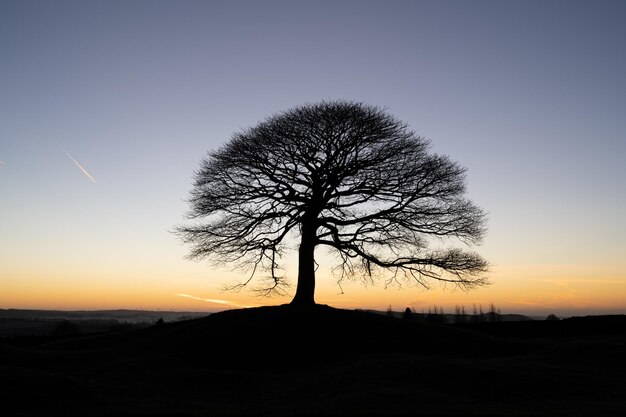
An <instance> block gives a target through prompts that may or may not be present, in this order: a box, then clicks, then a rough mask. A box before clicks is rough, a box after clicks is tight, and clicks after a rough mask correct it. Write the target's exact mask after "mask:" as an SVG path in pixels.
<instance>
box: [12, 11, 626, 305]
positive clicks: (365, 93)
mask: <svg viewBox="0 0 626 417" xmlns="http://www.w3.org/2000/svg"><path fill="white" fill-rule="evenodd" d="M625 21H626V2H624V1H597V0H596V1H591V0H590V1H570V0H568V1H458V2H456V1H374V2H368V1H320V0H316V1H284V2H275V1H262V2H261V1H250V2H239V1H197V2H196V1H110V0H108V1H60V0H57V1H28V0H19V1H12V0H3V1H2V2H0V161H1V162H0V308H60V309H103V308H143V309H157V308H158V309H176V310H203V311H204V310H206V311H211V310H216V309H223V308H225V307H228V306H245V305H262V304H277V303H283V302H287V301H289V299H290V298H289V297H286V298H280V297H279V298H272V299H266V298H257V297H255V296H253V294H252V293H250V292H246V291H243V292H241V293H228V292H222V291H221V287H222V286H223V285H224V284H228V283H232V282H233V280H237V279H238V278H241V275H240V273H238V272H236V271H229V270H227V269H216V268H214V267H212V266H210V265H208V264H205V263H194V262H191V261H187V260H185V259H184V256H185V254H186V251H187V248H185V247H183V246H182V244H181V243H180V242H179V241H178V240H177V238H176V237H175V236H173V235H172V234H171V232H170V231H171V230H172V229H173V227H174V226H175V225H176V224H179V223H181V222H182V221H183V215H184V213H185V211H186V210H187V206H186V203H185V201H184V200H185V199H186V198H187V196H188V193H189V191H190V189H191V181H192V175H193V172H194V170H195V169H197V168H198V166H199V162H200V160H201V158H202V157H203V156H204V155H205V154H206V152H207V151H209V150H211V149H215V148H217V147H218V146H220V144H223V143H224V142H225V141H227V140H228V139H229V138H230V137H231V135H232V134H233V133H234V132H236V131H238V130H240V129H242V128H245V127H249V126H252V125H254V124H256V123H257V122H259V121H261V120H262V119H264V118H265V117H266V116H269V115H271V114H274V113H276V112H279V111H282V110H285V109H288V108H290V107H293V106H296V105H300V104H303V103H306V102H315V101H319V100H331V99H348V100H356V101H362V102H366V103H368V104H372V105H377V106H381V107H385V108H387V109H388V111H389V112H390V113H392V114H394V115H395V116H396V117H397V118H399V119H400V120H402V121H405V122H406V123H408V124H409V125H410V126H411V128H412V129H414V130H415V132H416V133H418V134H420V135H422V136H425V137H427V138H429V139H431V140H432V144H433V150H434V151H435V152H440V153H444V154H447V155H449V156H450V157H451V158H452V159H453V160H456V161H458V162H460V163H461V164H462V165H464V166H466V167H467V168H468V170H469V171H468V184H469V197H470V198H471V199H472V200H473V201H474V202H475V203H477V204H478V205H480V206H481V207H483V208H484V209H485V210H486V211H487V212H488V213H489V233H488V235H487V238H486V240H485V242H484V244H483V245H482V246H481V247H479V248H478V250H479V252H480V253H481V254H482V255H483V256H484V257H486V258H487V259H488V260H489V261H490V262H491V263H492V264H493V268H492V272H491V274H490V278H491V281H492V282H493V285H491V286H489V287H487V288H483V289H479V290H475V291H471V292H469V293H463V292H460V291H450V290H449V289H448V290H445V291H444V290H442V289H440V288H438V287H437V285H434V288H433V289H431V290H430V291H424V290H422V289H419V288H415V287H406V288H403V289H398V288H395V287H394V288H388V289H384V288H383V285H382V284H379V285H377V286H374V287H371V286H368V287H364V286H362V285H361V284H360V283H353V284H348V285H344V290H345V294H343V295H341V294H339V288H338V287H337V286H336V284H335V283H334V280H333V278H332V277H331V276H330V274H329V271H328V268H327V267H328V266H329V265H321V267H320V270H319V271H318V293H317V301H318V302H322V303H328V304H331V305H334V306H339V307H371V308H381V309H385V308H387V306H392V307H393V308H394V309H404V308H405V307H406V306H412V307H414V308H415V309H416V310H417V311H421V310H423V309H427V308H428V306H429V305H433V304H437V305H440V306H443V307H444V308H445V309H446V310H448V311H450V310H451V309H452V308H453V307H454V305H455V304H464V305H465V306H466V308H467V307H470V306H472V305H473V304H483V305H484V306H486V305H487V304H489V303H492V302H493V303H494V304H495V305H496V306H498V307H500V308H501V309H502V311H503V312H523V313H533V314H547V313H556V314H561V315H569V314H580V313H602V312H614V313H626V256H625V255H626V218H625V216H624V215H625V214H626V186H625V185H624V182H625V180H626V164H625V163H624V157H625V156H626V48H625V47H624V45H625V41H626V25H625V24H624V22H625ZM83 170H84V171H83ZM87 173H88V174H89V176H91V178H90V177H89V176H88V175H87ZM290 274H291V276H295V271H294V270H293V269H292V270H291V273H290ZM226 303H228V304H226Z"/></svg>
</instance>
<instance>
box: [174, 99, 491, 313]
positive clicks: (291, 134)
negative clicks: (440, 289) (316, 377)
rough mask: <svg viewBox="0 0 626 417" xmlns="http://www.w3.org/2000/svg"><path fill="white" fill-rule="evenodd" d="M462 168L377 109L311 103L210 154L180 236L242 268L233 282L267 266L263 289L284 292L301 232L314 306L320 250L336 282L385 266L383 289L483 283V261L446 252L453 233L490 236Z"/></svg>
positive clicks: (301, 270)
mask: <svg viewBox="0 0 626 417" xmlns="http://www.w3.org/2000/svg"><path fill="white" fill-rule="evenodd" d="M464 174H465V169H464V168H463V167H461V166H459V165H458V164H457V163H455V162H452V161H450V159H449V158H448V157H446V156H443V155H437V154H433V153H430V152H429V142H428V141H427V140H426V139H424V138H422V137H420V136H417V135H415V134H414V133H413V132H412V131H410V130H409V129H408V127H407V125H406V124H404V123H402V122H400V121H398V120H396V119H395V118H394V117H392V116H390V115H388V114H387V113H386V112H385V111H383V110H381V109H379V108H377V107H372V106H368V105H365V104H361V103H353V102H345V101H336V102H322V103H318V104H307V105H304V106H301V107H296V108H294V109H291V110H289V111H286V112H284V113H281V114H278V115H275V116H272V117H269V118H268V119H266V120H265V121H263V122H261V123H259V124H258V125H257V126H255V127H253V128H250V129H247V130H244V131H242V132H240V133H236V134H235V135H234V136H233V137H232V139H231V140H230V141H229V142H228V143H226V144H225V145H224V146H222V147H221V148H220V149H218V150H217V151H214V152H210V153H209V154H208V156H207V157H206V158H205V159H204V160H203V161H202V164H201V166H200V169H199V171H197V173H196V175H195V184H194V187H193V190H192V192H191V198H190V205H191V210H190V212H189V213H188V218H189V219H190V220H191V221H193V223H192V224H190V225H183V226H179V227H178V228H177V233H178V234H179V235H180V236H181V238H182V239H183V241H184V242H186V243H189V244H191V246H192V248H191V252H190V255H189V257H190V258H192V259H204V258H207V259H209V260H212V261H214V262H216V263H218V264H222V263H235V265H236V266H239V267H244V268H248V269H249V272H250V275H249V278H248V279H247V281H245V282H242V283H240V284H239V285H238V286H236V288H241V287H243V286H246V285H247V284H248V283H249V282H250V281H251V280H252V278H253V277H255V275H257V274H258V273H259V272H260V271H263V272H265V273H266V276H265V278H266V279H269V282H267V283H266V285H264V286H263V287H262V288H260V290H261V291H262V292H263V293H265V294H271V293H273V292H277V291H278V292H280V291H282V290H283V286H284V285H285V283H286V280H285V277H284V276H283V275H282V273H281V271H282V268H281V260H282V259H283V258H284V256H285V254H286V249H288V247H289V242H290V238H291V237H293V238H296V239H299V246H298V261H299V263H298V281H297V288H296V293H295V296H294V298H293V301H292V302H291V303H292V304H297V305H313V304H315V299H314V292H315V270H316V266H317V264H316V262H315V256H314V255H315V249H316V248H317V247H319V246H325V247H327V248H330V249H331V251H332V252H334V253H335V254H337V255H338V258H337V259H338V264H337V265H336V268H335V269H334V272H335V273H336V274H337V276H338V282H339V285H341V284H340V283H341V280H343V279H345V278H355V277H366V278H367V279H372V276H373V274H375V273H376V272H377V271H379V272H383V271H387V272H388V275H387V276H386V282H387V283H388V284H389V283H393V282H398V283H399V280H400V279H404V280H411V281H415V282H416V283H418V284H420V285H423V286H425V287H428V285H429V280H430V279H434V280H438V281H444V282H448V283H453V284H455V285H458V286H460V287H462V288H464V289H469V288H472V287H475V286H480V285H483V284H485V283H486V279H485V277H484V273H485V272H486V271H487V267H488V265H487V262H486V261H485V260H484V259H483V258H482V257H480V256H479V255H478V254H476V253H473V252H468V251H464V250H462V249H460V248H445V247H444V244H445V243H446V242H447V241H448V240H449V239H450V238H454V239H456V240H459V241H460V242H462V243H463V244H465V245H472V244H478V243H479V242H480V240H481V238H482V236H483V234H484V231H485V227H484V224H485V223H484V214H483V212H482V210H481V209H480V208H479V207H477V206H476V205H474V204H473V203H472V202H471V201H469V200H468V199H466V198H465V197H464V194H465V175H464ZM434 245H437V246H438V247H436V248H432V247H433V246H434ZM431 248H432V249H431Z"/></svg>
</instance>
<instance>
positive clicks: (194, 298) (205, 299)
mask: <svg viewBox="0 0 626 417" xmlns="http://www.w3.org/2000/svg"><path fill="white" fill-rule="evenodd" d="M174 295H176V296H178V297H185V298H191V299H192V300H198V301H205V302H207V303H215V304H224V305H229V306H233V307H250V306H242V305H240V304H236V303H232V302H230V301H226V300H218V299H215V298H201V297H196V296H195V295H189V294H174Z"/></svg>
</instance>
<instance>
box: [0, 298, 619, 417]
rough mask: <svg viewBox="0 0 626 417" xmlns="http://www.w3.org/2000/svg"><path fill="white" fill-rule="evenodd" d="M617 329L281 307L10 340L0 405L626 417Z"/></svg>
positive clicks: (133, 411)
mask: <svg viewBox="0 0 626 417" xmlns="http://www.w3.org/2000/svg"><path fill="white" fill-rule="evenodd" d="M611 320H613V321H612V323H609V324H607V326H606V327H607V330H606V331H604V332H601V334H592V333H589V332H587V333H585V332H584V331H583V332H582V333H580V334H579V335H575V336H555V337H549V336H545V337H541V338H537V337H529V338H526V337H524V335H523V334H518V335H516V337H508V336H493V335H489V334H487V333H485V332H482V331H480V329H467V328H459V327H454V326H437V325H429V324H425V323H420V322H417V321H410V320H401V319H395V318H391V317H387V316H383V315H379V314H372V313H367V312H358V311H350V310H338V309H333V308H330V307H326V306H318V307H317V308H315V309H313V310H308V309H305V310H300V309H294V308H291V307H289V306H280V307H261V308H255V309H246V310H231V311H225V312H221V313H217V314H212V315H210V316H208V317H203V318H197V319H192V320H185V321H179V322H172V323H163V324H160V325H155V326H151V327H147V328H141V329H126V330H121V331H115V332H107V333H103V334H95V335H84V336H80V337H69V338H58V339H56V340H52V341H47V342H45V343H43V344H40V345H36V346H31V347H29V348H25V347H19V346H18V345H16V344H13V345H10V344H8V343H7V341H6V340H5V343H4V344H0V378H2V380H3V381H4V382H6V387H7V388H5V390H4V392H3V395H2V396H1V397H0V409H1V410H3V415H23V416H39V415H50V416H57V415H58V416H61V415H63V416H73V415H86V414H88V415H101V416H114V415H115V416H120V415H122V416H131V415H132V416H160V415H163V416H165V415H182V416H204V415H235V416H242V415H246V416H247V415H278V416H287V415H301V414H309V415H327V416H329V415H369V416H375V415H435V416H444V415H445V416H454V415H476V416H478V415H481V416H493V415H527V416H549V415H556V414H559V415H590V416H591V415H622V414H623V413H624V412H626V393H625V392H624V389H623V387H624V386H626V385H625V383H626V377H625V375H626V372H625V371H626V366H625V365H624V364H623V361H622V356H623V352H624V351H625V348H626V340H625V337H624V334H623V332H621V331H619V330H618V331H615V332H613V331H610V328H612V327H614V326H617V327H618V328H619V327H620V326H621V328H623V325H624V323H625V321H624V317H623V316H621V318H620V317H618V318H612V319H611V318H601V319H600V320H596V322H597V323H596V324H598V323H599V322H602V321H604V322H610V321H611ZM591 321H593V320H591ZM529 323H536V322H529ZM556 323H557V326H558V325H560V324H563V323H565V321H562V322H556ZM493 324H501V325H504V324H507V323H493ZM508 324H515V323H508ZM588 327H589V326H588V323H587V324H585V325H584V326H582V328H588ZM592 327H593V326H592Z"/></svg>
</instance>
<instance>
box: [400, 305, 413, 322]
mask: <svg viewBox="0 0 626 417" xmlns="http://www.w3.org/2000/svg"><path fill="white" fill-rule="evenodd" d="M402 318H403V319H405V320H413V311H411V309H410V308H409V307H407V308H405V309H404V314H403V315H402Z"/></svg>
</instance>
